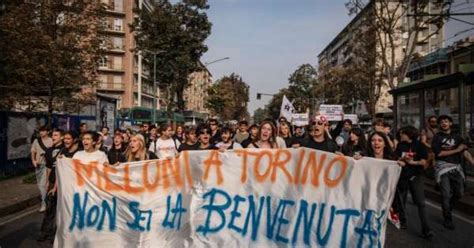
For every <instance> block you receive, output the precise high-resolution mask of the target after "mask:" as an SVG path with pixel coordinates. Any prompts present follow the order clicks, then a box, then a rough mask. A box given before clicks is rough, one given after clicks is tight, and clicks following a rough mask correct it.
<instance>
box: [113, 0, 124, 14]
mask: <svg viewBox="0 0 474 248" xmlns="http://www.w3.org/2000/svg"><path fill="white" fill-rule="evenodd" d="M114 10H115V11H119V12H122V11H123V0H114Z"/></svg>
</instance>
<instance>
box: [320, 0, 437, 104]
mask: <svg viewBox="0 0 474 248" xmlns="http://www.w3.org/2000/svg"><path fill="white" fill-rule="evenodd" d="M373 4H375V1H370V3H369V4H367V6H366V7H365V8H364V9H363V10H362V11H361V12H359V13H358V14H357V15H356V16H355V17H354V18H353V19H352V20H351V22H350V23H349V24H348V25H346V27H344V28H343V30H342V31H341V32H340V33H339V34H338V35H337V36H336V37H335V38H334V39H333V40H332V41H331V42H330V43H329V44H328V45H327V46H326V47H325V48H324V49H323V51H322V52H321V53H320V54H319V55H318V62H319V64H323V63H326V64H329V65H332V66H337V65H346V64H347V63H348V62H349V61H351V60H352V59H353V56H354V54H353V53H351V51H350V41H351V40H352V39H353V38H354V35H356V34H355V33H356V31H358V30H360V29H363V28H367V27H366V26H365V24H364V23H366V22H365V21H367V20H368V21H369V22H370V21H375V20H374V12H373V11H375V9H379V8H374V7H373ZM388 4H389V5H393V6H395V5H397V4H398V2H389V3H388ZM408 8H409V10H408V11H407V12H406V13H407V14H408V13H413V12H412V10H411V9H410V8H411V6H408ZM399 11H401V10H400V9H399ZM441 11H442V4H434V3H431V2H430V3H428V4H427V6H426V9H425V12H426V13H429V14H434V13H441ZM400 13H401V12H400ZM407 14H405V15H404V16H403V17H402V18H400V20H399V22H398V23H397V25H399V28H400V30H407V29H408V28H410V27H412V25H413V20H412V17H410V16H408V15H407ZM424 18H428V17H424ZM421 28H422V30H421V32H420V33H419V36H418V37H419V38H418V40H420V42H418V43H417V44H416V47H415V51H414V53H416V54H418V55H419V56H424V55H426V54H428V53H430V52H432V51H435V50H437V49H439V48H441V47H443V46H444V27H442V28H441V29H440V30H439V32H438V33H437V34H435V35H433V33H434V31H436V30H437V29H438V28H437V27H436V26H435V25H434V24H426V25H424V26H422V27H421ZM372 35H373V37H372V38H373V39H375V38H376V37H377V36H376V34H372ZM387 35H388V34H386V35H385V36H387ZM381 36H382V37H381V39H382V40H383V36H384V34H381ZM428 36H430V37H428ZM407 38H408V36H407V35H406V33H404V32H402V33H401V35H400V37H399V39H398V40H396V41H395V44H397V47H396V49H395V53H394V56H395V62H396V63H398V61H400V60H401V59H402V58H403V54H404V49H406V46H404V44H405V43H406V40H407ZM425 38H426V39H425ZM375 49H376V50H375V51H378V52H380V51H381V48H380V45H378V44H377V45H376V47H375ZM375 51H374V52H375ZM389 51H390V49H388V50H386V52H389ZM375 63H376V65H374V66H380V65H381V64H382V63H381V58H379V59H378V61H376V62H375ZM389 90H390V89H389V88H388V86H384V87H382V92H381V97H380V99H379V100H378V102H377V105H376V112H377V113H387V112H391V111H392V110H391V107H392V106H393V98H392V96H391V94H390V93H389V92H388V91H389Z"/></svg>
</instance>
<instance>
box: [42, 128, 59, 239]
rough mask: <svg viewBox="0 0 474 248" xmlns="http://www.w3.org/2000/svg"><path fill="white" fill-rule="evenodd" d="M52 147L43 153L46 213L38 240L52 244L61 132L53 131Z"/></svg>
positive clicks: (54, 227) (54, 229) (54, 226)
mask: <svg viewBox="0 0 474 248" xmlns="http://www.w3.org/2000/svg"><path fill="white" fill-rule="evenodd" d="M51 138H52V140H53V146H52V147H50V148H48V149H47V150H46V153H45V159H46V167H47V168H48V193H47V196H46V212H45V214H44V217H43V222H42V224H41V232H40V236H39V238H38V241H39V242H42V241H46V240H48V241H50V242H51V243H53V242H54V236H55V234H56V224H55V219H56V202H57V196H56V195H57V194H56V193H57V184H56V162H57V157H58V156H59V155H60V152H61V151H62V150H63V148H64V147H63V142H62V139H63V131H62V130H60V129H54V130H53V132H52V135H51Z"/></svg>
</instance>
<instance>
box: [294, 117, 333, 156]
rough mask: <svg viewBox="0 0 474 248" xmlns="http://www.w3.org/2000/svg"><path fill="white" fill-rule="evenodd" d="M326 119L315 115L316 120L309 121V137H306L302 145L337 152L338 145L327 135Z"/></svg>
mask: <svg viewBox="0 0 474 248" xmlns="http://www.w3.org/2000/svg"><path fill="white" fill-rule="evenodd" d="M326 124H327V121H326V120H325V119H324V118H321V116H316V120H315V121H314V122H312V123H311V126H310V137H308V139H306V140H305V141H304V142H303V144H302V146H303V147H308V148H313V149H316V150H321V151H326V152H333V153H335V152H337V151H339V147H338V146H337V144H336V142H334V141H333V140H332V139H331V138H330V137H329V135H328V133H327V130H326Z"/></svg>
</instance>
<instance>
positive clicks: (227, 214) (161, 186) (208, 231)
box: [55, 148, 400, 247]
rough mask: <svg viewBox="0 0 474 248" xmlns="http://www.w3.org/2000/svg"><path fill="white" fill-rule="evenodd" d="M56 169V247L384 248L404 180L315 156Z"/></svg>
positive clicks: (195, 154)
mask: <svg viewBox="0 0 474 248" xmlns="http://www.w3.org/2000/svg"><path fill="white" fill-rule="evenodd" d="M57 170H58V181H59V192H58V210H57V211H58V214H57V223H58V230H57V233H56V239H55V247H204V246H206V247H224V246H225V247H277V246H312V247H321V246H325V247H374V246H376V247H381V246H383V245H384V240H385V229H386V223H387V214H388V210H389V208H390V205H391V202H392V199H393V196H394V192H395V188H396V184H397V181H398V177H399V174H400V168H399V167H398V166H397V165H396V163H395V162H393V161H385V160H375V159H371V158H364V159H362V160H358V161H355V160H353V159H352V158H348V157H344V156H338V155H335V154H331V153H326V152H322V151H317V150H313V149H307V148H298V149H275V150H265V149H262V150H256V149H242V150H234V151H227V152H219V151H192V152H183V153H182V154H181V155H180V157H179V158H177V159H174V160H152V161H144V162H134V163H125V164H121V165H119V166H118V167H105V166H103V165H102V164H97V163H90V164H82V163H81V162H80V161H77V160H71V159H61V160H59V165H58V167H57Z"/></svg>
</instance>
